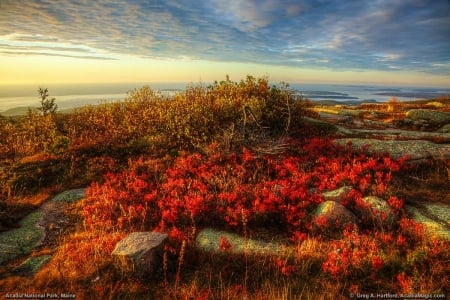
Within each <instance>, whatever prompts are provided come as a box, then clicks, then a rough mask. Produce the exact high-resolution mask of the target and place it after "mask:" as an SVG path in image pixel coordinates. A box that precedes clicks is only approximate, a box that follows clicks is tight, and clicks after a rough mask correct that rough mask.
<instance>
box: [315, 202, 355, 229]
mask: <svg viewBox="0 0 450 300" xmlns="http://www.w3.org/2000/svg"><path fill="white" fill-rule="evenodd" d="M314 216H315V217H316V220H317V218H323V217H325V219H326V221H327V224H328V227H327V229H329V230H331V231H333V229H339V228H342V227H343V226H344V225H346V224H349V223H355V222H356V217H355V215H354V214H353V213H352V212H351V211H349V210H348V209H347V208H346V207H345V206H343V205H342V204H340V203H337V202H335V201H324V202H322V203H320V204H319V205H318V206H317V208H316V209H315V211H314ZM319 227H320V226H319ZM318 229H320V228H318Z"/></svg>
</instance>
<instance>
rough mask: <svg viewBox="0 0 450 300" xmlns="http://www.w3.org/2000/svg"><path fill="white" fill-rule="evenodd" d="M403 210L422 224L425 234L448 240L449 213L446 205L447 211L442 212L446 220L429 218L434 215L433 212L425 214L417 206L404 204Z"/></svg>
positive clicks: (449, 234)
mask: <svg viewBox="0 0 450 300" xmlns="http://www.w3.org/2000/svg"><path fill="white" fill-rule="evenodd" d="M405 211H406V213H407V214H408V215H409V216H410V217H411V218H412V219H413V220H414V221H416V222H418V223H420V224H422V226H423V228H424V233H425V235H426V236H428V237H430V238H438V239H443V240H448V241H450V225H449V222H450V221H449V220H450V215H449V214H448V212H449V211H448V207H447V213H444V217H445V218H446V220H439V218H437V219H434V218H431V217H435V216H433V214H431V215H430V214H428V216H425V213H424V212H421V211H420V210H419V209H418V208H417V207H413V206H409V205H405Z"/></svg>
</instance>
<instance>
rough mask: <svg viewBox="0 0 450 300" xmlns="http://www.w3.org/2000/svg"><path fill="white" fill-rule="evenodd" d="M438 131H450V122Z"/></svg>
mask: <svg viewBox="0 0 450 300" xmlns="http://www.w3.org/2000/svg"><path fill="white" fill-rule="evenodd" d="M438 132H442V133H450V124H446V125H444V126H442V127H441V128H440V129H439V130H438Z"/></svg>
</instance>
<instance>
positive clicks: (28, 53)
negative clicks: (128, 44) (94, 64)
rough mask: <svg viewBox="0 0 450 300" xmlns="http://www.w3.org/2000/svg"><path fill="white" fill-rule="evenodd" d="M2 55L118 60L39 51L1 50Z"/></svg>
mask: <svg viewBox="0 0 450 300" xmlns="http://www.w3.org/2000/svg"><path fill="white" fill-rule="evenodd" d="M0 54H4V55H14V56H16V55H33V56H35V55H39V56H55V57H69V58H78V59H97V60H117V59H116V58H112V57H101V56H91V55H70V54H60V53H51V52H37V51H7V50H3V49H0Z"/></svg>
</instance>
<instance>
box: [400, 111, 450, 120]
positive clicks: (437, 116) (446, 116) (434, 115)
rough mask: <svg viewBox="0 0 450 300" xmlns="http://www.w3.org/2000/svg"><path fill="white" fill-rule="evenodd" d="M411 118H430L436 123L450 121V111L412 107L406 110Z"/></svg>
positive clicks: (407, 115)
mask: <svg viewBox="0 0 450 300" xmlns="http://www.w3.org/2000/svg"><path fill="white" fill-rule="evenodd" d="M406 117H407V118H408V119H411V120H428V121H431V122H435V123H450V113H449V112H444V111H438V110H431V109H411V110H409V111H408V112H406Z"/></svg>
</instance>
